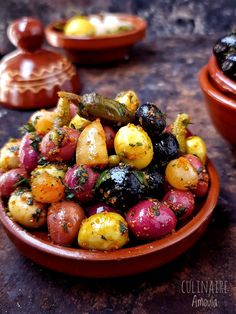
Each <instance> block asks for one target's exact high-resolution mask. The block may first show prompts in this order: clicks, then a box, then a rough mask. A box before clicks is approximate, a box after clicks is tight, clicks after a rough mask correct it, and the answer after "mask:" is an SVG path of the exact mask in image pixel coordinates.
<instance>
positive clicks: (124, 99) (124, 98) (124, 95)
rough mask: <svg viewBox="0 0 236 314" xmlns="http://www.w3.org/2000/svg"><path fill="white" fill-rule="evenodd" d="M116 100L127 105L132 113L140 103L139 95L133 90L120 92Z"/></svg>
mask: <svg viewBox="0 0 236 314" xmlns="http://www.w3.org/2000/svg"><path fill="white" fill-rule="evenodd" d="M115 100H116V101H118V102H120V103H122V104H124V105H126V108H127V109H128V110H129V111H130V112H132V113H135V111H136V110H137V108H138V106H139V103H140V101H139V99H138V96H137V95H136V93H135V92H134V91H132V90H128V91H123V92H121V93H119V94H118V95H117V96H116V98H115Z"/></svg>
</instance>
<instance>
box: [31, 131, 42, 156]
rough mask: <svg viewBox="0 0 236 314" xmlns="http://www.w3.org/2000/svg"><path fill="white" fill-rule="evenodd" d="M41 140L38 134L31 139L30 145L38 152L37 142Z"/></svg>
mask: <svg viewBox="0 0 236 314" xmlns="http://www.w3.org/2000/svg"><path fill="white" fill-rule="evenodd" d="M40 142H41V137H40V136H37V135H36V136H35V137H34V138H33V139H31V143H30V146H32V147H33V149H34V150H35V151H36V152H38V151H39V143H40Z"/></svg>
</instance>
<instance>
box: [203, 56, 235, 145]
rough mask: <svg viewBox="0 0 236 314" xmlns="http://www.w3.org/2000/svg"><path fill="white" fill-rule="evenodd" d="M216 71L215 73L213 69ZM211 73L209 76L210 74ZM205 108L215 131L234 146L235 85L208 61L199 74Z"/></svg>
mask: <svg viewBox="0 0 236 314" xmlns="http://www.w3.org/2000/svg"><path fill="white" fill-rule="evenodd" d="M214 68H215V69H216V70H215V72H214V70H213V69H214ZM210 73H211V74H210ZM199 83H200V87H201V89H202V91H203V94H204V97H205V101H206V106H207V109H208V112H209V114H210V117H211V119H212V122H213V124H214V126H215V128H216V130H217V131H218V132H219V133H220V134H221V135H222V136H223V137H224V138H225V139H226V140H227V141H228V142H229V143H230V144H231V145H233V146H235V145H236V95H235V94H234V91H235V89H236V88H235V86H236V83H235V82H233V81H232V80H230V79H228V78H227V77H226V76H225V75H224V74H223V73H222V72H221V71H220V69H219V68H218V66H217V64H216V62H215V61H214V59H212V58H211V59H210V62H209V64H208V65H206V66H204V67H203V68H202V70H201V71H200V74H199Z"/></svg>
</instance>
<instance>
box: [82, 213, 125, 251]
mask: <svg viewBox="0 0 236 314" xmlns="http://www.w3.org/2000/svg"><path fill="white" fill-rule="evenodd" d="M128 241H129V235H128V225H127V222H126V221H125V219H124V218H123V217H122V216H121V215H120V214H117V213H112V212H102V213H98V214H94V215H92V216H90V217H89V218H87V219H85V220H83V221H82V225H81V227H80V230H79V234H78V243H79V246H81V247H82V248H85V249H91V250H115V249H119V248H121V247H122V246H124V245H125V244H126V243H127V242H128Z"/></svg>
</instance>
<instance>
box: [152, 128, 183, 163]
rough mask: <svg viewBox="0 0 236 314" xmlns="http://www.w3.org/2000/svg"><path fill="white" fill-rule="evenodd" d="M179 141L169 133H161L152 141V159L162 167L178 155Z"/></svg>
mask: <svg viewBox="0 0 236 314" xmlns="http://www.w3.org/2000/svg"><path fill="white" fill-rule="evenodd" d="M178 149H179V143H178V141H177V139H176V137H175V136H174V135H173V134H171V133H162V134H161V135H160V137H159V138H158V139H157V141H156V142H155V143H154V159H155V160H156V161H157V162H158V163H160V165H161V166H162V167H164V166H166V165H167V163H168V162H169V161H170V160H172V159H175V158H176V157H177V156H178Z"/></svg>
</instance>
